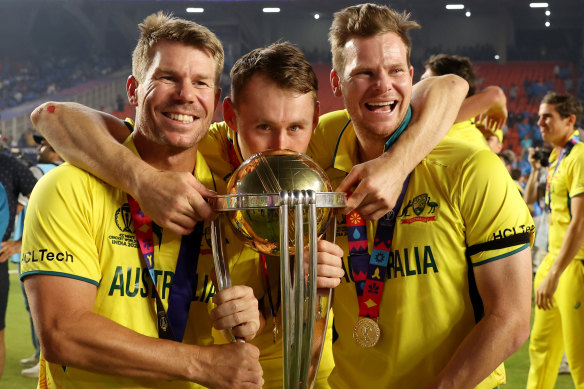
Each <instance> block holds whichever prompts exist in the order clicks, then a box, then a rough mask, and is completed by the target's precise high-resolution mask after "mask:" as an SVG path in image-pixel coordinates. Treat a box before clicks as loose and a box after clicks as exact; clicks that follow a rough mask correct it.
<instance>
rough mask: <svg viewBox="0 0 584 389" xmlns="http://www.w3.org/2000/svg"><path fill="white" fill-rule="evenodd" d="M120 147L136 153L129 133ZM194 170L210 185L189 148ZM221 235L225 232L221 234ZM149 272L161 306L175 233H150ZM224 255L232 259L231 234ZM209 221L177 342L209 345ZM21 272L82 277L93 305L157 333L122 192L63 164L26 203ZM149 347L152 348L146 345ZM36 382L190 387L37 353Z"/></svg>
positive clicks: (47, 384)
mask: <svg viewBox="0 0 584 389" xmlns="http://www.w3.org/2000/svg"><path fill="white" fill-rule="evenodd" d="M125 145H126V146H127V147H128V148H130V149H131V150H132V151H134V153H136V154H137V151H136V148H135V146H134V144H133V142H132V137H131V136H130V137H129V138H128V140H127V141H126V143H125ZM196 158H197V159H196V166H195V176H196V177H197V179H198V180H199V181H201V182H202V183H203V184H204V185H205V186H207V187H208V188H211V189H216V190H217V187H216V186H215V185H214V181H215V182H218V181H217V180H216V179H215V180H214V177H213V175H212V174H211V171H210V170H209V168H208V166H207V164H206V163H205V160H204V159H203V157H202V155H201V154H200V153H197V157H196ZM228 239H229V238H228ZM154 240H155V244H154V246H155V251H154V273H155V276H156V279H157V284H158V285H160V293H161V298H162V301H163V305H164V306H165V309H167V308H168V307H167V304H168V297H169V294H170V289H171V285H172V281H173V276H174V271H175V268H176V263H177V257H178V253H179V248H180V243H181V237H180V236H178V235H175V234H173V233H171V232H169V231H163V232H159V233H155V234H154ZM227 252H228V255H230V256H233V257H234V258H237V257H238V255H239V253H240V252H241V245H240V244H239V243H238V242H237V241H235V240H234V242H230V244H229V245H228V246H227ZM212 267H213V260H212V254H211V246H210V226H209V225H208V224H207V223H205V226H204V235H203V239H202V242H201V250H200V254H199V258H198V264H197V272H196V275H195V277H196V290H195V292H194V294H193V297H192V302H191V306H190V311H189V317H188V321H187V324H186V331H185V335H184V340H183V342H185V343H189V344H197V345H200V346H205V345H211V344H213V338H212V334H211V327H212V321H211V319H210V317H209V313H208V307H209V304H210V303H211V300H212V297H213V296H214V295H215V289H214V287H213V283H212V282H211V278H210V274H211V269H212ZM21 269H22V275H21V278H23V279H26V277H28V276H30V275H36V274H40V275H57V276H62V277H69V278H74V279H76V280H79V281H80V282H88V283H90V284H93V285H95V287H96V288H97V293H96V298H95V304H94V308H93V311H94V312H95V313H97V314H99V315H102V316H105V317H107V318H109V319H111V320H113V321H115V322H116V323H119V324H121V325H123V326H125V327H127V328H130V329H132V330H134V331H136V332H138V333H140V334H143V335H146V336H151V337H158V329H157V322H156V303H155V298H154V295H153V291H152V289H151V288H150V285H151V283H146V282H145V280H144V278H145V277H149V272H148V270H147V267H146V265H145V263H144V260H143V258H142V257H141V254H140V252H139V249H138V245H137V240H136V237H135V231H134V226H133V224H132V217H131V213H130V208H129V205H128V201H127V195H126V194H125V193H124V192H123V191H121V190H119V189H117V188H114V187H112V186H110V185H107V184H105V183H104V182H102V181H101V180H99V179H98V178H96V177H94V176H92V175H91V174H89V173H86V172H84V171H82V170H80V169H78V168H76V167H73V166H72V165H69V164H63V165H61V166H59V167H57V168H55V169H53V170H52V171H51V172H49V173H48V174H46V175H45V176H44V177H43V179H42V180H41V181H39V183H38V184H37V185H36V186H35V188H34V191H33V193H32V195H31V199H30V203H29V211H28V213H27V217H26V222H25V234H24V239H23V245H22V258H21ZM152 352H156V350H152ZM40 374H41V375H40V380H39V387H41V388H75V389H79V388H92V389H94V388H108V389H111V388H195V387H199V386H198V385H195V384H192V383H188V382H184V381H165V380H152V379H132V378H124V377H118V376H110V375H106V374H97V373H93V372H89V371H86V370H81V369H77V368H74V367H71V366H60V365H55V364H53V363H48V362H47V361H46V360H44V358H41V366H40Z"/></svg>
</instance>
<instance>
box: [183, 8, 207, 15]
mask: <svg viewBox="0 0 584 389" xmlns="http://www.w3.org/2000/svg"><path fill="white" fill-rule="evenodd" d="M187 12H189V13H197V14H202V13H203V12H205V9H203V8H192V7H189V8H187Z"/></svg>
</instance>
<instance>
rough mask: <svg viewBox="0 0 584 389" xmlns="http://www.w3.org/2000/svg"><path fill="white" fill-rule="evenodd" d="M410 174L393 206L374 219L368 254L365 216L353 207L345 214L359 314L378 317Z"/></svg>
mask: <svg viewBox="0 0 584 389" xmlns="http://www.w3.org/2000/svg"><path fill="white" fill-rule="evenodd" d="M410 177H411V173H410V174H409V175H408V177H407V178H406V181H405V182H404V185H403V187H402V191H401V193H400V195H399V198H398V200H397V203H396V204H395V207H394V208H393V209H392V210H391V211H389V212H388V213H387V214H385V215H384V216H383V217H382V218H381V219H380V220H379V221H378V222H377V230H376V231H375V240H374V241H373V250H371V255H370V254H369V252H368V250H367V242H368V239H367V226H366V222H365V220H364V219H363V217H361V215H359V213H358V212H356V211H354V210H353V211H351V212H349V214H348V215H347V236H348V239H349V260H350V261H351V267H352V268H353V279H354V280H355V288H356V289H357V299H358V301H359V316H360V317H370V318H377V317H379V305H380V304H381V296H382V295H383V287H384V284H385V277H386V275H387V265H388V262H389V254H390V252H391V241H392V239H393V232H394V230H395V220H396V216H397V213H398V212H399V209H400V208H401V205H402V203H403V200H404V197H405V194H406V190H407V188H408V184H409V182H410Z"/></svg>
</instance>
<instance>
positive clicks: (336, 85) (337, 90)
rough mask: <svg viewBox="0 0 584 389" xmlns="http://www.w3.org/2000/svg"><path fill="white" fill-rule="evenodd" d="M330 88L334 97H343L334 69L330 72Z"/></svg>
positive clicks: (339, 81)
mask: <svg viewBox="0 0 584 389" xmlns="http://www.w3.org/2000/svg"><path fill="white" fill-rule="evenodd" d="M330 80H331V87H332V88H333V94H334V95H335V96H336V97H343V93H342V92H341V80H340V78H339V74H338V73H337V71H336V70H335V69H333V70H331V77H330Z"/></svg>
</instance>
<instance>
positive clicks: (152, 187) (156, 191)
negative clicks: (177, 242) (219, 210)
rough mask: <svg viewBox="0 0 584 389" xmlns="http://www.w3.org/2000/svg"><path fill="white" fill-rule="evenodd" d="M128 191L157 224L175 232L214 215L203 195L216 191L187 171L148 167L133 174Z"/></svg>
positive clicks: (181, 232) (182, 232)
mask: <svg viewBox="0 0 584 389" xmlns="http://www.w3.org/2000/svg"><path fill="white" fill-rule="evenodd" d="M136 182H137V184H136V188H137V189H136V190H133V191H132V192H133V193H132V192H131V195H132V196H134V198H135V199H136V201H138V203H139V204H140V207H141V209H142V211H143V212H144V213H145V214H146V215H148V216H149V217H151V218H152V220H153V221H154V222H155V223H156V224H158V225H159V226H161V227H163V228H165V229H168V230H170V231H172V232H174V233H176V234H178V235H188V234H190V233H191V232H192V231H193V228H194V227H195V224H196V223H197V222H198V221H201V220H210V219H214V218H215V217H216V216H217V215H216V214H215V212H214V211H213V209H212V208H211V207H210V206H209V204H208V203H207V202H206V201H205V199H206V198H209V197H213V196H215V195H216V193H215V192H214V191H212V190H209V189H207V188H206V187H205V186H204V185H203V184H201V183H200V182H199V181H198V180H197V179H196V178H195V177H193V175H192V174H190V173H185V172H170V171H159V170H154V169H148V170H145V171H143V172H142V175H141V176H140V177H137V178H136Z"/></svg>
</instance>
